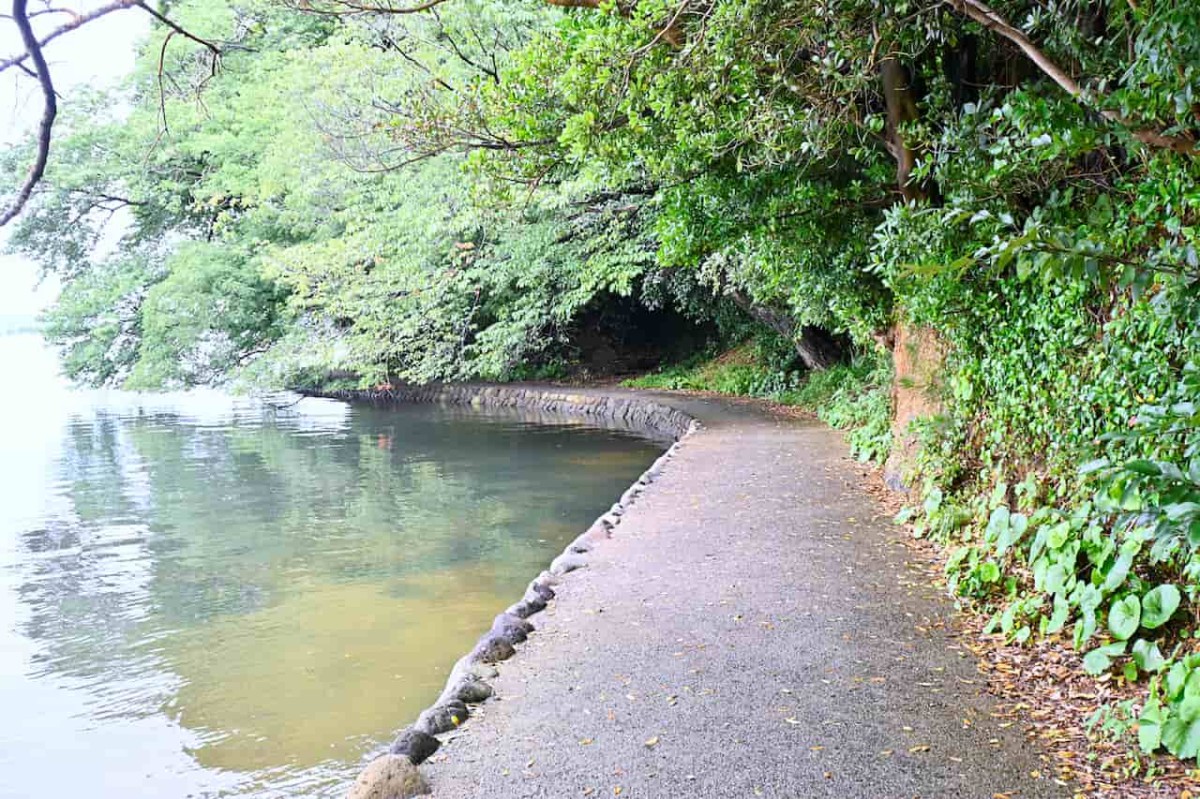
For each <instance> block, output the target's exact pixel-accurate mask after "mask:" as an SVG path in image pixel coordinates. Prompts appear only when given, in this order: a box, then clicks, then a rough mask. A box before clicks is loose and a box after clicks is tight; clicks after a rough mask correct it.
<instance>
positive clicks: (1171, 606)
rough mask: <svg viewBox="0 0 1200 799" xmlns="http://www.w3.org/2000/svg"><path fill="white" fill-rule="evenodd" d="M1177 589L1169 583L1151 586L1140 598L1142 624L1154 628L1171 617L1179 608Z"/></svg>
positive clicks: (1150, 628) (1147, 627)
mask: <svg viewBox="0 0 1200 799" xmlns="http://www.w3.org/2000/svg"><path fill="white" fill-rule="evenodd" d="M1180 599H1181V597H1180V595H1179V589H1178V588H1176V587H1175V586H1173V585H1171V584H1170V583H1166V584H1164V585H1160V586H1158V587H1156V588H1151V589H1150V590H1149V591H1147V592H1146V596H1145V597H1144V598H1143V599H1142V626H1143V627H1145V628H1146V629H1147V630H1154V629H1157V628H1158V627H1161V626H1163V625H1164V624H1166V623H1167V622H1168V621H1170V619H1171V615H1172V614H1174V613H1175V611H1176V610H1177V609H1178V608H1179V602H1180Z"/></svg>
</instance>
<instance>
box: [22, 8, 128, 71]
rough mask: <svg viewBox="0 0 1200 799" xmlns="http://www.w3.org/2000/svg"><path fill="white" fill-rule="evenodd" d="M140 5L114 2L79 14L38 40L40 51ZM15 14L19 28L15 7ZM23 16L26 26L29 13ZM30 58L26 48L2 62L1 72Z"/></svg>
mask: <svg viewBox="0 0 1200 799" xmlns="http://www.w3.org/2000/svg"><path fill="white" fill-rule="evenodd" d="M139 4H140V0H113V2H111V3H108V4H106V5H103V6H100V7H99V8H96V9H93V10H92V11H89V12H88V13H86V14H77V15H75V16H74V17H73V18H72V19H71V21H70V22H66V23H63V24H62V25H60V26H59V27H57V28H55V29H54V30H52V31H50V33H48V34H46V35H45V36H43V37H42V38H41V39H39V40H37V45H38V49H39V50H41V49H43V48H45V47H46V45H48V44H49V43H50V42H52V41H54V40H55V39H57V38H58V37H59V36H62V35H63V34H64V33H70V32H71V31H73V30H76V29H77V28H81V27H83V26H84V25H86V24H87V23H89V22H92V21H93V20H97V19H99V18H100V17H103V16H105V15H107V14H111V13H112V12H114V11H124V10H125V9H127V8H133V7H134V6H136V5H139ZM21 6H22V7H23V8H24V7H27V4H26V3H21ZM13 12H14V13H13V17H14V21H16V22H17V24H18V27H19V26H20V21H19V20H17V19H16V17H17V14H16V8H15V7H14V9H13ZM21 16H23V17H24V19H25V22H26V24H28V22H29V15H28V14H27V13H23V14H22V15H21ZM29 58H30V54H29V48H28V47H26V48H25V52H24V53H21V54H20V55H15V56H13V57H11V58H6V59H4V60H3V61H0V72H4V71H5V70H7V69H11V68H12V67H15V66H18V65H20V64H23V63H24V62H25V61H27V60H29Z"/></svg>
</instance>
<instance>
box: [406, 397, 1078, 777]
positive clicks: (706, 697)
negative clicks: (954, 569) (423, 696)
mask: <svg viewBox="0 0 1200 799" xmlns="http://www.w3.org/2000/svg"><path fill="white" fill-rule="evenodd" d="M659 399H661V400H662V401H663V402H664V403H666V404H669V405H674V406H676V407H680V408H682V409H683V410H686V411H688V412H689V413H691V414H692V415H694V416H696V417H697V418H699V419H700V420H701V421H702V422H703V423H704V425H705V428H704V429H703V430H701V431H700V432H698V433H696V434H695V435H693V436H692V437H690V438H688V439H687V441H686V443H685V444H684V445H683V446H682V448H681V449H680V451H679V453H678V455H677V456H676V457H675V459H674V460H673V461H671V463H670V464H669V465H668V466H667V467H666V469H665V471H664V472H663V475H662V476H661V477H660V478H659V479H658V480H657V481H656V482H655V483H654V484H653V485H652V486H650V487H649V488H648V489H647V491H646V493H645V494H643V495H642V496H641V497H640V498H639V499H638V500H637V502H636V504H634V506H633V507H632V508H631V509H630V510H629V511H628V512H627V513H626V515H625V517H624V519H623V521H622V522H621V524H620V525H619V526H618V527H617V528H616V529H615V530H614V531H613V537H612V538H611V539H610V540H608V541H606V542H604V543H602V544H601V545H600V546H598V547H597V548H596V549H595V550H593V552H591V553H590V554H589V555H588V559H589V565H588V567H587V568H586V569H583V570H581V571H577V572H574V573H572V574H569V575H567V576H566V577H564V578H563V579H562V582H561V583H560V584H559V585H558V586H556V587H555V590H556V591H558V598H557V599H556V600H555V601H554V602H552V603H551V605H550V608H549V609H548V610H547V611H546V612H544V613H541V614H539V615H537V616H535V617H534V618H533V622H534V624H535V625H536V626H537V627H538V631H537V632H536V633H535V634H533V635H532V636H531V637H530V640H529V642H528V643H526V644H524V645H523V646H521V647H520V648H519V652H518V655H517V656H516V657H515V658H513V659H512V660H510V661H507V662H506V663H503V664H501V665H500V667H499V668H500V672H501V674H500V677H499V678H497V679H496V680H495V682H494V685H495V687H496V699H494V700H492V701H490V702H488V703H487V704H485V705H483V706H481V707H479V708H478V710H477V711H476V713H475V714H474V716H473V717H472V719H471V720H470V722H469V723H468V724H467V725H466V727H464V728H463V729H461V730H459V731H457V732H456V733H454V734H453V735H452V737H451V738H450V739H449V740H448V741H447V743H446V744H445V745H444V746H443V748H442V750H441V751H440V752H439V753H438V754H437V755H436V756H435V757H434V758H432V759H431V760H430V761H428V762H427V763H425V764H424V765H423V766H422V770H423V771H424V772H425V773H426V775H427V776H428V778H429V781H430V783H431V785H432V786H433V789H434V796H435V797H442V798H443V799H450V798H451V797H553V798H554V799H561V798H562V797H579V796H595V797H603V796H609V797H611V796H614V795H618V796H622V797H664V799H665V798H668V797H671V798H673V797H740V796H745V797H753V796H767V797H824V796H830V797H913V796H920V797H983V798H984V799H987V798H988V797H993V796H997V795H998V796H1001V797H1009V796H1011V797H1020V799H1027V797H1035V796H1061V795H1066V791H1065V790H1064V789H1063V788H1061V787H1060V786H1058V785H1056V784H1055V783H1054V782H1052V781H1050V780H1048V779H1044V778H1040V779H1039V778H1037V777H1036V776H1034V775H1036V774H1037V772H1040V771H1048V769H1046V768H1045V766H1044V764H1043V762H1042V760H1041V758H1040V755H1039V751H1038V749H1037V747H1036V745H1034V744H1032V743H1029V742H1028V741H1027V740H1026V738H1025V735H1024V732H1023V729H1022V725H1021V724H1020V723H1017V724H1011V723H1009V722H1006V721H1005V720H1004V719H1000V718H994V717H992V715H991V703H990V701H989V699H988V698H987V696H986V695H983V694H982V693H981V691H982V681H981V680H980V679H979V677H978V674H977V673H976V669H975V662H974V659H973V658H972V657H971V656H970V655H969V654H968V653H967V652H966V651H965V650H964V649H962V648H961V647H960V646H959V645H957V644H956V643H955V641H954V638H953V635H952V634H951V633H949V632H948V627H949V625H948V621H949V617H950V614H951V612H952V608H951V607H950V605H949V604H948V602H947V601H945V600H944V599H943V598H940V597H938V595H937V593H936V592H935V591H934V589H932V588H930V587H928V585H927V578H926V577H925V576H924V575H923V573H922V572H921V571H919V570H917V569H915V568H914V567H912V566H910V565H907V564H906V560H905V555H906V550H905V548H904V547H903V546H902V545H899V544H897V543H895V542H894V541H893V540H891V539H894V538H895V536H896V534H897V530H896V529H895V528H894V527H893V526H892V525H891V524H890V521H889V519H888V518H887V517H886V514H884V512H883V510H882V509H881V508H880V507H879V506H878V504H877V503H876V502H875V500H873V499H872V498H871V497H870V496H869V495H868V494H867V493H865V492H864V491H863V490H862V488H861V485H862V472H863V469H862V467H860V466H856V465H855V464H854V463H852V462H851V461H850V460H849V459H848V458H847V455H846V450H845V447H844V445H843V444H842V441H841V437H840V435H839V434H837V433H835V432H832V431H830V430H828V429H826V428H824V427H822V426H818V425H816V424H805V423H801V422H795V421H791V420H783V419H777V418H774V417H772V416H770V415H768V414H767V412H765V411H762V410H757V409H755V408H752V407H747V406H740V405H734V404H731V403H726V402H722V401H718V400H710V399H693V398H681V397H677V396H666V397H659Z"/></svg>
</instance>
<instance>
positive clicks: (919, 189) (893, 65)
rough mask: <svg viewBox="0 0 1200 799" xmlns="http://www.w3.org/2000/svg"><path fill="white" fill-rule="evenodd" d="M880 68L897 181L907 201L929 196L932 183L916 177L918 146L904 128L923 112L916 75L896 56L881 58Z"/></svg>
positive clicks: (889, 143)
mask: <svg viewBox="0 0 1200 799" xmlns="http://www.w3.org/2000/svg"><path fill="white" fill-rule="evenodd" d="M879 72H880V77H881V78H882V79H883V99H884V102H885V103H886V104H887V147H888V151H889V152H891V154H892V157H893V158H895V159H896V183H897V185H898V186H899V188H900V194H901V195H903V197H904V199H905V201H907V202H916V201H920V200H926V199H928V198H929V194H930V192H929V187H928V186H925V185H924V184H922V183H920V182H918V181H914V180H913V177H912V173H913V169H915V168H916V166H917V156H918V153H917V150H916V148H914V147H913V146H912V145H910V144H909V143H908V140H907V139H906V138H905V137H904V132H903V130H901V128H902V127H903V126H904V125H906V124H908V123H909V122H915V121H916V120H917V117H918V115H919V112H918V110H917V97H916V92H915V91H913V87H912V75H911V73H910V72H909V70H908V68H907V67H905V66H904V65H903V64H901V63H900V61H899V60H898V59H897V58H896V57H895V56H888V57H887V58H884V59H883V60H882V61H880V62H879Z"/></svg>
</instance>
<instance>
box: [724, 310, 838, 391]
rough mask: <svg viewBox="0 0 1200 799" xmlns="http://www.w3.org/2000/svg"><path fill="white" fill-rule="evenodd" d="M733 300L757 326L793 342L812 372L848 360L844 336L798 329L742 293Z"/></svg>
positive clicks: (807, 327) (789, 319)
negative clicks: (762, 326) (761, 325)
mask: <svg viewBox="0 0 1200 799" xmlns="http://www.w3.org/2000/svg"><path fill="white" fill-rule="evenodd" d="M730 297H732V299H733V301H734V303H736V304H737V306H738V307H739V308H741V309H742V310H743V311H745V312H746V313H748V314H750V316H752V317H753V318H754V319H755V320H756V321H757V322H759V323H760V324H763V325H766V326H767V327H769V328H771V329H772V330H774V331H775V332H776V333H778V334H779V335H781V336H783V337H784V338H786V339H788V340H789V341H791V342H792V344H793V345H795V347H796V354H797V355H799V356H800V360H801V362H803V363H804V368H806V369H808V370H809V371H813V372H819V371H822V370H825V369H828V368H829V367H831V366H833V365H835V364H838V363H841V362H842V361H844V360H845V359H846V353H847V352H848V350H849V345H848V343H847V342H846V340H845V338H843V337H842V336H837V335H834V334H832V333H830V332H829V331H828V330H823V329H821V328H819V327H813V326H812V325H803V326H800V325H797V324H796V320H794V319H793V318H792V317H791V316H790V315H789V314H787V313H786V312H784V311H781V310H779V309H778V308H772V307H770V306H767V305H759V304H757V303H755V302H754V301H753V300H751V299H750V298H749V297H747V296H746V295H745V294H743V293H742V292H740V291H733V292H731V293H730Z"/></svg>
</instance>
